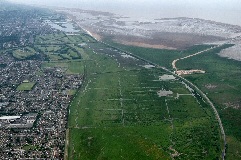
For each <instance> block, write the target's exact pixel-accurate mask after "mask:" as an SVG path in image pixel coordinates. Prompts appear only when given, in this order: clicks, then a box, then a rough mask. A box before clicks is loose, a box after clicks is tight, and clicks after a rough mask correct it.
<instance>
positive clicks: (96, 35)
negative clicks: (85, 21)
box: [86, 28, 102, 41]
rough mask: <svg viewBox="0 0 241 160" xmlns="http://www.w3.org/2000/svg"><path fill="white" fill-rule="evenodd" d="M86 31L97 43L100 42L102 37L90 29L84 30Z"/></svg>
mask: <svg viewBox="0 0 241 160" xmlns="http://www.w3.org/2000/svg"><path fill="white" fill-rule="evenodd" d="M86 30H87V31H88V32H89V33H90V34H91V36H93V37H94V38H95V39H97V40H98V41H100V40H102V36H101V35H100V34H98V33H96V32H94V31H93V30H92V29H90V28H86Z"/></svg>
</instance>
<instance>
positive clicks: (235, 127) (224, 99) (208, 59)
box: [177, 45, 241, 160]
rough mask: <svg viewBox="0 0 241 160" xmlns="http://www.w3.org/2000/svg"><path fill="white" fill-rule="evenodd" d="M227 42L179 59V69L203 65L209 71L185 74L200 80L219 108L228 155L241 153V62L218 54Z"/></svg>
mask: <svg viewBox="0 0 241 160" xmlns="http://www.w3.org/2000/svg"><path fill="white" fill-rule="evenodd" d="M230 46H231V45H224V46H222V47H220V48H218V49H216V50H213V51H210V52H206V53H203V54H200V55H198V56H194V57H192V58H189V59H185V60H181V61H178V62H177V67H178V68H179V69H190V68H194V69H202V70H205V71H206V74H194V75H187V76H185V78H187V79H188V80H190V81H191V82H193V83H194V84H196V85H197V86H198V87H199V88H200V89H201V90H202V91H204V92H205V93H207V95H208V96H209V98H210V99H211V100H212V102H213V103H214V104H215V106H216V107H217V109H218V110H219V113H220V117H221V119H222V122H223V125H224V129H225V132H226V134H227V143H228V148H227V157H226V158H227V159H230V160H233V159H240V157H241V153H240V150H241V132H240V124H241V110H240V107H239V106H240V104H241V103H240V102H241V96H240V95H241V90H240V88H241V62H239V61H235V60H230V59H227V58H222V57H220V56H218V55H217V53H219V52H220V50H221V49H223V48H227V47H230Z"/></svg>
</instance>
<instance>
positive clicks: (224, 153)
mask: <svg viewBox="0 0 241 160" xmlns="http://www.w3.org/2000/svg"><path fill="white" fill-rule="evenodd" d="M80 27H81V26H80ZM81 28H82V27H81ZM82 29H83V28H82ZM83 30H85V29H83ZM85 31H86V30H85ZM87 33H88V32H87ZM90 36H91V37H93V36H92V35H90ZM93 38H94V37H93ZM94 39H95V40H97V39H96V38H94ZM97 41H99V40H97ZM99 42H100V43H103V44H105V45H107V46H109V47H112V48H114V49H117V50H119V51H122V52H124V53H126V54H127V55H130V56H133V57H135V58H137V59H139V60H142V61H144V62H147V63H149V64H151V65H154V66H156V67H157V68H161V69H163V70H165V71H166V72H168V73H170V74H172V75H174V76H175V77H177V78H179V79H181V80H183V81H184V82H185V83H186V84H187V85H188V86H189V87H191V88H193V89H194V90H195V91H197V92H198V93H199V94H200V95H201V96H202V97H203V98H204V99H205V100H206V102H208V103H209V105H210V106H211V107H212V109H213V111H214V113H215V116H216V119H217V120H218V123H219V127H220V130H221V134H222V138H223V142H224V144H223V149H222V155H221V157H222V159H223V160H224V159H225V155H226V144H227V143H226V135H225V131H224V128H223V125H222V121H221V119H220V116H219V114H218V111H217V109H216V107H215V106H214V105H213V103H212V102H211V100H210V99H209V98H208V97H207V95H206V94H204V93H203V92H202V91H201V90H200V89H199V88H198V87H197V86H196V85H194V84H193V83H191V82H190V81H188V80H187V79H185V78H183V77H181V76H179V75H177V74H175V73H174V72H172V71H171V70H169V69H167V68H165V67H162V66H159V65H158V64H156V63H153V62H151V61H149V60H146V59H144V58H142V57H139V56H136V55H134V54H132V53H130V52H127V51H125V50H122V49H120V48H118V47H115V46H112V45H110V44H107V43H105V42H103V41H99ZM221 45H223V44H221ZM221 45H218V46H215V47H211V48H208V49H206V50H203V51H200V52H197V53H195V54H192V55H189V56H186V57H183V58H180V59H185V58H189V57H192V56H195V55H198V54H201V53H203V52H206V51H209V50H212V49H215V48H217V47H220V46H221ZM180 59H177V60H174V61H175V62H174V65H173V69H175V70H177V68H176V65H175V63H176V62H177V61H178V60H180Z"/></svg>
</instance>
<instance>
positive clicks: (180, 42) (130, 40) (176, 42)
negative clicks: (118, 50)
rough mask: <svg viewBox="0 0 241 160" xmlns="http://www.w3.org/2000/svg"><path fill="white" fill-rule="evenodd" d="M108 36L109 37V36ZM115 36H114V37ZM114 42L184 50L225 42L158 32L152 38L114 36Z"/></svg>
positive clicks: (206, 37) (212, 38)
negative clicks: (194, 46)
mask: <svg viewBox="0 0 241 160" xmlns="http://www.w3.org/2000/svg"><path fill="white" fill-rule="evenodd" d="M107 36H108V35H107ZM112 36H113V35H112ZM112 40H114V41H115V42H118V43H121V44H126V45H133V46H139V47H148V48H157V49H171V50H177V49H180V50H183V49H187V48H188V47H191V46H193V45H196V44H203V43H209V42H212V41H220V40H223V38H221V37H215V36H205V35H203V36H201V35H196V34H189V33H167V32H156V33H154V34H152V35H151V36H150V37H138V36H131V35H114V36H113V37H112Z"/></svg>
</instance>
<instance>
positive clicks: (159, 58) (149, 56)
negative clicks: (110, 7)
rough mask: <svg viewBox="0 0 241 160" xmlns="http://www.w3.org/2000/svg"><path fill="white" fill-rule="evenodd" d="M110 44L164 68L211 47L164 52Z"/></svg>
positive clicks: (162, 50) (197, 46)
mask: <svg viewBox="0 0 241 160" xmlns="http://www.w3.org/2000/svg"><path fill="white" fill-rule="evenodd" d="M110 44H111V45H113V46H116V47H118V48H120V49H123V50H126V51H129V52H131V53H133V54H134V55H137V56H139V57H141V58H144V59H146V60H149V61H151V62H153V63H156V64H159V65H161V66H163V67H166V68H172V65H171V64H172V61H173V60H175V59H177V58H181V57H185V56H188V55H191V54H194V53H196V52H198V51H202V50H205V49H207V48H210V47H212V46H213V45H195V46H192V47H190V48H187V49H186V50H165V49H152V48H143V47H134V46H127V45H122V44H116V43H110Z"/></svg>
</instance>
